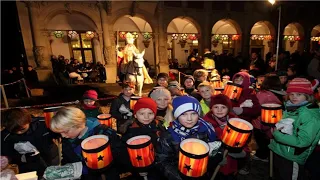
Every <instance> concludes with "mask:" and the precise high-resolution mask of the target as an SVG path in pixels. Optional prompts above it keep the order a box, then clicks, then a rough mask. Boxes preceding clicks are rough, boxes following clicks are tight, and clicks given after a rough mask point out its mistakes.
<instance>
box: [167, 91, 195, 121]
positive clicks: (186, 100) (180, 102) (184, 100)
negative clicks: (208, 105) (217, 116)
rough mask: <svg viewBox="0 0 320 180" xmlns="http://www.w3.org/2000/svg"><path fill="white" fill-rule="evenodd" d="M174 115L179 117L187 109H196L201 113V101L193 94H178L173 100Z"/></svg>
mask: <svg viewBox="0 0 320 180" xmlns="http://www.w3.org/2000/svg"><path fill="white" fill-rule="evenodd" d="M172 106H173V116H174V117H175V118H178V117H179V116H180V115H181V114H183V113H185V112H187V111H195V112H197V113H198V114H199V115H200V111H201V107H200V103H199V101H198V100H197V99H196V98H194V97H191V96H178V97H176V98H174V99H173V101H172Z"/></svg>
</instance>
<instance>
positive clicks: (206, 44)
mask: <svg viewBox="0 0 320 180" xmlns="http://www.w3.org/2000/svg"><path fill="white" fill-rule="evenodd" d="M204 3H205V7H204V8H205V14H204V15H205V21H204V29H203V37H204V38H203V42H202V44H203V48H209V50H211V31H212V26H211V25H212V23H211V22H212V20H211V8H212V2H210V1H206V2H204Z"/></svg>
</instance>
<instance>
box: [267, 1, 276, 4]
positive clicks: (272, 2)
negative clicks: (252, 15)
mask: <svg viewBox="0 0 320 180" xmlns="http://www.w3.org/2000/svg"><path fill="white" fill-rule="evenodd" d="M268 1H269V3H271V4H272V5H274V3H276V0H268Z"/></svg>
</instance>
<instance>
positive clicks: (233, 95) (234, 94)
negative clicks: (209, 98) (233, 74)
mask: <svg viewBox="0 0 320 180" xmlns="http://www.w3.org/2000/svg"><path fill="white" fill-rule="evenodd" d="M241 92H242V86H241V85H238V84H235V83H230V82H228V83H227V85H226V87H225V89H224V91H223V94H224V95H226V96H228V97H229V98H230V99H231V100H234V101H238V100H239V98H240V95H241Z"/></svg>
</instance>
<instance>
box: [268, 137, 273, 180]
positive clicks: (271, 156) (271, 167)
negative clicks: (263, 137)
mask: <svg viewBox="0 0 320 180" xmlns="http://www.w3.org/2000/svg"><path fill="white" fill-rule="evenodd" d="M270 143H271V139H270ZM269 176H270V177H271V178H272V177H273V152H272V151H271V150H270V172H269Z"/></svg>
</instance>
